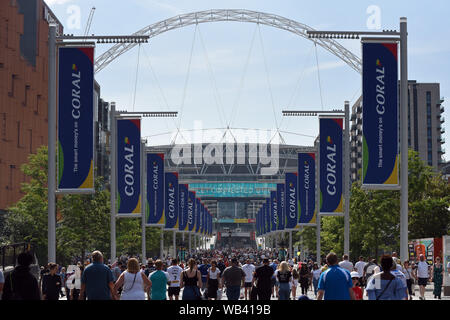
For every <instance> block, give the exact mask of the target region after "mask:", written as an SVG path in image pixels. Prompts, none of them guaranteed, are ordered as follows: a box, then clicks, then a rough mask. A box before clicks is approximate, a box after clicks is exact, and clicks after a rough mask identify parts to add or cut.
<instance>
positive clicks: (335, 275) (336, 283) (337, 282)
mask: <svg viewBox="0 0 450 320" xmlns="http://www.w3.org/2000/svg"><path fill="white" fill-rule="evenodd" d="M326 260H327V264H328V266H329V267H328V269H327V270H325V271H324V272H322V274H321V275H320V278H319V285H318V289H319V291H318V293H317V300H322V299H323V300H355V294H354V292H353V289H352V287H353V283H352V279H351V276H350V272H349V271H348V270H347V269H344V268H341V267H340V266H338V258H337V255H336V254H335V253H334V252H330V253H329V254H328V255H327V257H326Z"/></svg>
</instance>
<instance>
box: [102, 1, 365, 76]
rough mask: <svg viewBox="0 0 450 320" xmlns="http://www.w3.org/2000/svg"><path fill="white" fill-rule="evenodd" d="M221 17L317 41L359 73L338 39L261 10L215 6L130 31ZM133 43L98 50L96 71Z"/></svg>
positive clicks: (149, 31) (152, 31)
mask: <svg viewBox="0 0 450 320" xmlns="http://www.w3.org/2000/svg"><path fill="white" fill-rule="evenodd" d="M224 21H234V22H250V23H257V24H263V25H267V26H271V27H274V28H278V29H282V30H286V31H289V32H292V33H294V34H296V35H299V36H301V37H303V38H305V39H308V40H310V41H313V42H314V43H316V44H317V45H319V46H321V47H322V48H324V49H325V50H327V51H329V52H331V53H332V54H334V55H335V56H337V57H338V58H340V59H341V60H343V61H344V62H345V63H346V64H348V65H349V66H350V67H351V68H352V69H354V70H355V71H357V72H359V73H361V59H360V58H359V57H358V56H356V55H355V54H353V53H352V52H350V51H349V50H347V49H346V48H344V47H343V46H342V45H341V44H339V43H338V42H336V41H334V40H333V39H327V38H324V39H317V38H309V37H308V34H307V31H315V30H314V29H313V28H311V27H309V26H307V25H305V24H303V23H300V22H297V21H294V20H291V19H287V18H284V17H281V16H278V15H275V14H269V13H264V12H258V11H251V10H243V9H217V10H207V11H199V12H192V13H186V14H182V15H178V16H175V17H173V18H170V19H166V20H163V21H160V22H156V23H154V24H151V25H149V26H147V27H145V28H143V29H141V30H139V31H137V32H135V33H134V34H133V35H140V36H143V35H145V36H149V37H150V38H153V37H156V36H157V35H159V34H161V33H164V32H167V31H171V30H174V29H178V28H182V27H186V26H189V25H194V24H199V23H207V22H224ZM136 45H137V43H118V44H116V45H114V46H113V47H111V48H110V49H109V50H108V51H106V52H105V53H103V54H101V55H100V56H99V57H97V58H96V59H95V72H96V73H97V72H99V71H101V70H103V69H104V68H105V67H106V66H108V64H110V63H111V62H112V61H113V60H114V59H116V58H117V57H119V56H120V55H121V54H123V53H125V52H126V51H128V50H130V49H132V48H133V47H134V46H136Z"/></svg>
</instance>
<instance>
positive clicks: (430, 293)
mask: <svg viewBox="0 0 450 320" xmlns="http://www.w3.org/2000/svg"><path fill="white" fill-rule="evenodd" d="M63 291H64V290H63ZM298 292H301V288H300V286H299V287H298V288H297V299H298V298H299V295H298ZM64 293H65V292H64ZM414 293H415V296H413V300H419V287H418V286H416V288H414ZM182 296H183V289H181V291H180V300H181V297H182ZM307 296H308V298H309V299H311V300H316V298H315V296H314V291H313V290H308V294H307ZM242 297H244V288H242V289H241V299H240V300H244V299H242ZM146 299H147V294H146ZM59 300H67V295H65V296H64V297H62V298H60V299H59ZM167 300H169V297H167ZM221 300H222V301H227V300H228V299H227V295H226V293H225V291H224V293H223V295H222V299H221ZM271 300H278V299H277V298H275V297H273V296H272V297H271ZM291 300H292V295H291ZM363 300H368V299H367V296H366V295H365V294H364V297H363ZM425 300H438V299H435V298H434V297H433V285H429V286H427V289H426V291H425ZM442 300H449V301H450V296H442Z"/></svg>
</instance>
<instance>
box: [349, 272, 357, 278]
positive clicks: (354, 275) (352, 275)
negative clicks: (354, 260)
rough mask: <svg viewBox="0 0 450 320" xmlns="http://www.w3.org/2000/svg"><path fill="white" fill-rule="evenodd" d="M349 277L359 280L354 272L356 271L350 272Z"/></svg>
mask: <svg viewBox="0 0 450 320" xmlns="http://www.w3.org/2000/svg"><path fill="white" fill-rule="evenodd" d="M350 276H351V277H352V278H359V273H358V272H356V271H352V272H351V273H350Z"/></svg>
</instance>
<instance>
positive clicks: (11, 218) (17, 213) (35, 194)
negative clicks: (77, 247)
mask: <svg viewBox="0 0 450 320" xmlns="http://www.w3.org/2000/svg"><path fill="white" fill-rule="evenodd" d="M21 170H22V172H23V173H24V174H25V175H26V176H28V177H30V181H29V182H25V183H22V188H21V190H22V192H24V193H25V195H24V196H23V197H22V199H20V200H19V201H18V202H17V203H16V204H14V205H13V206H11V207H10V208H8V210H7V212H8V213H7V214H6V221H5V230H4V233H5V237H7V238H8V239H9V240H10V242H13V243H14V242H22V241H26V242H30V243H32V244H33V245H34V247H35V252H36V255H37V257H38V260H39V261H47V254H48V253H47V236H48V234H47V230H48V228H47V225H48V219H47V216H48V215H47V212H48V209H47V147H46V146H42V147H40V148H39V149H38V150H37V152H36V154H30V155H29V156H28V163H26V164H23V165H22V166H21Z"/></svg>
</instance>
